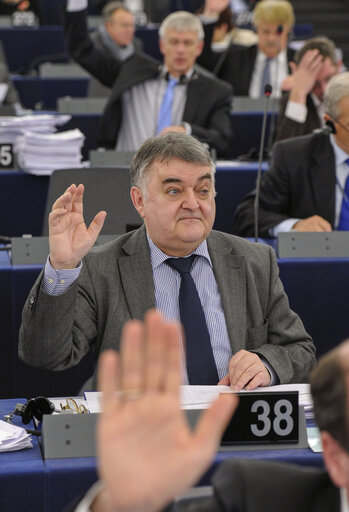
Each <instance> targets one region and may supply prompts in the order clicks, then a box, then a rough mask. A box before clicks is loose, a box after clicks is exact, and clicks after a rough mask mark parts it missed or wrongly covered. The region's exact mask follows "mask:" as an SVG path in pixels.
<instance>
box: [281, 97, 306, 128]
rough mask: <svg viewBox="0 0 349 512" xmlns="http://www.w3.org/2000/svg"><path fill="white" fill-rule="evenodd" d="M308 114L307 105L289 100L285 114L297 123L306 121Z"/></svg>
mask: <svg viewBox="0 0 349 512" xmlns="http://www.w3.org/2000/svg"><path fill="white" fill-rule="evenodd" d="M307 114H308V109H307V107H306V106H305V105H302V104H301V103H297V102H295V101H290V100H289V101H288V102H287V105H286V111H285V116H286V117H288V118H289V119H292V120H293V121H296V122H297V123H304V122H305V120H306V118H307Z"/></svg>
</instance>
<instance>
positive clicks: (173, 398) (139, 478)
mask: <svg viewBox="0 0 349 512" xmlns="http://www.w3.org/2000/svg"><path fill="white" fill-rule="evenodd" d="M179 332H180V326H179V324H178V323H166V322H165V321H164V319H163V317H162V316H161V315H160V314H159V313H158V312H156V311H150V312H148V313H147V315H146V318H145V323H144V324H142V323H140V322H138V321H130V322H128V323H127V324H126V326H125V328H124V331H123V336H122V344H121V350H120V354H119V355H118V354H117V353H115V352H113V351H106V352H104V353H103V354H102V355H101V356H100V362H99V388H100V390H101V391H102V393H103V395H102V396H103V400H102V410H103V412H102V414H101V417H100V420H99V423H98V434H97V443H98V456H99V474H100V477H101V479H102V482H103V484H104V487H103V490H102V491H101V492H100V493H99V495H98V496H97V498H96V499H95V501H94V502H93V505H92V507H91V509H92V511H93V512H100V511H103V512H106V511H109V510H110V511H113V512H120V511H122V512H138V511H140V512H148V511H151V512H153V511H156V510H160V509H161V508H162V507H164V506H165V505H166V504H167V503H169V502H171V500H173V499H174V498H175V496H176V495H178V494H179V493H181V492H183V491H185V490H186V489H187V488H188V487H189V486H191V485H193V484H195V482H196V481H197V480H198V479H199V477H200V476H201V475H202V473H203V472H204V471H205V470H206V469H207V467H208V466H209V464H210V462H211V460H212V458H213V457H214V454H215V452H216V449H217V445H218V444H219V441H220V438H221V435H222V432H223V430H224V428H225V426H226V424H227V422H228V420H229V418H230V417H231V415H232V413H233V411H234V410H235V408H236V405H237V397H236V396H235V395H232V394H229V395H222V396H221V397H220V398H219V399H218V400H217V401H216V402H215V403H213V405H212V406H211V407H210V409H208V410H206V411H204V412H203V414H202V415H201V417H200V420H199V422H198V423H197V425H196V428H195V430H194V431H192V430H191V429H190V427H189V425H188V423H187V420H186V416H185V413H184V411H182V410H181V409H180V397H179V390H180V342H179Z"/></svg>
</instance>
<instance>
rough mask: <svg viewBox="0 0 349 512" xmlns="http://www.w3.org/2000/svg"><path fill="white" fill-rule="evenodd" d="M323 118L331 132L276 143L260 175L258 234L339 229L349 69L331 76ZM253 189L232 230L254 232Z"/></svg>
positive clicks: (348, 147) (348, 139) (348, 146)
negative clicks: (263, 171) (268, 166)
mask: <svg viewBox="0 0 349 512" xmlns="http://www.w3.org/2000/svg"><path fill="white" fill-rule="evenodd" d="M324 109H325V112H326V114H325V116H324V117H325V120H326V122H327V123H328V124H329V126H328V128H329V129H330V130H331V131H332V132H333V133H331V134H329V133H328V130H326V131H327V133H326V131H325V132H319V133H314V134H310V135H304V136H301V137H295V138H292V139H287V140H283V141H280V142H277V143H275V145H274V148H273V154H272V161H271V164H270V169H269V171H267V172H266V173H264V175H263V176H262V179H261V188H260V203H259V205H260V206H259V235H260V236H261V237H270V236H276V235H277V234H278V233H279V232H281V231H289V230H291V229H295V230H297V231H331V230H333V229H338V228H339V229H343V228H342V227H341V226H339V224H340V220H341V210H342V205H343V201H345V198H346V193H344V189H345V183H346V179H347V176H348V174H349V165H348V164H347V163H346V160H347V159H348V158H349V73H348V72H346V73H341V74H338V75H336V76H334V77H333V78H332V79H331V81H330V82H329V84H328V87H327V89H326V91H325V96H324ZM254 198H255V191H253V192H251V193H250V194H248V195H247V196H246V197H245V198H244V199H243V201H242V202H241V204H240V205H239V206H238V208H237V210H236V212H235V218H234V224H233V229H234V232H235V233H237V234H239V235H240V236H253V234H254V215H253V208H254V206H253V205H254Z"/></svg>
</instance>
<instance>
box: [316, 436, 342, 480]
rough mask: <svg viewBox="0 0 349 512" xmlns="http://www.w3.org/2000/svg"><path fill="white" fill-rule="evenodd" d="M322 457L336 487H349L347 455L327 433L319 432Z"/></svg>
mask: <svg viewBox="0 0 349 512" xmlns="http://www.w3.org/2000/svg"><path fill="white" fill-rule="evenodd" d="M321 441H322V448H323V456H324V460H325V465H326V468H327V471H328V473H329V475H330V477H331V480H332V482H333V483H334V484H335V485H336V486H337V487H346V488H347V487H348V486H349V454H348V452H347V451H346V450H345V449H344V448H342V446H341V445H340V444H339V443H338V442H337V441H336V440H335V439H334V438H333V437H332V436H331V434H330V433H329V432H326V431H324V432H321Z"/></svg>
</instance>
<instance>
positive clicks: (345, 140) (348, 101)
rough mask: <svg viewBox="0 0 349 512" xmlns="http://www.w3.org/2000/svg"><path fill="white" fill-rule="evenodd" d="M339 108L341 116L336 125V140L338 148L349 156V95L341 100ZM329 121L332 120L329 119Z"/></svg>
mask: <svg viewBox="0 0 349 512" xmlns="http://www.w3.org/2000/svg"><path fill="white" fill-rule="evenodd" d="M338 107H339V112H340V115H339V116H338V118H337V120H336V121H337V122H336V123H335V127H336V133H335V139H336V142H337V144H338V146H339V147H340V148H342V149H343V150H344V151H345V152H346V153H348V154H349V95H348V96H346V97H345V98H342V99H341V100H340V102H339V103H338ZM325 118H326V116H325ZM328 119H331V118H330V117H328ZM331 120H332V119H331Z"/></svg>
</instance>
